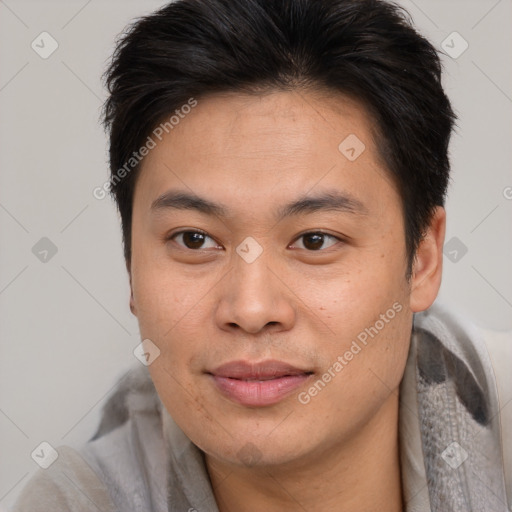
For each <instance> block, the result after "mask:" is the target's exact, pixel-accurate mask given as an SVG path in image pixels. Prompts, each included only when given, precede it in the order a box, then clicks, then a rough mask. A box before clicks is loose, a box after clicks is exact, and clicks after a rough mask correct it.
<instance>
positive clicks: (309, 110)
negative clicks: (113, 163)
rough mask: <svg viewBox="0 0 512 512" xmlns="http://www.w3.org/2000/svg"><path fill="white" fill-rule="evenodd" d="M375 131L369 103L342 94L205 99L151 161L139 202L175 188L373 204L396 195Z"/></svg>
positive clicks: (223, 195) (225, 194)
mask: <svg viewBox="0 0 512 512" xmlns="http://www.w3.org/2000/svg"><path fill="white" fill-rule="evenodd" d="M375 131H376V130H375V126H374V123H373V120H372V118H371V116H369V115H368V113H367V111H366V109H365V108H364V107H363V106H362V104H360V103H359V102H357V101H356V100H353V99H351V98H349V97H346V96H341V95H334V94H326V93H322V92H319V91H317V92H306V91H289V92H283V91H279V92H271V93H267V94H260V95H249V94H241V93H225V94H216V95H211V96H208V97H204V98H199V99H198V100H197V106H196V107H194V108H193V109H192V110H191V112H190V113H188V114H187V115H185V116H183V117H182V118H181V119H180V121H179V123H178V124H176V125H174V126H173V128H172V129H170V130H169V132H168V133H164V134H163V137H162V140H161V141H156V142H157V144H156V146H155V148H154V149H152V150H151V152H150V153H149V154H148V155H147V156H146V157H145V160H144V161H143V163H142V168H141V173H140V176H139V178H138V183H137V186H136V192H135V196H136V202H137V200H139V201H140V200H142V199H143V200H144V202H145V203H148V202H151V201H154V199H155V198H156V197H157V196H158V195H161V194H162V193H163V192H165V190H166V189H167V188H171V187H175V186H176V185H179V186H180V187H181V188H183V187H184V188H188V189H189V191H191V192H194V193H196V194H198V195H201V196H208V195H215V196H216V197H218V198H224V199H225V200H226V201H228V202H229V201H230V200H233V199H234V198H235V197H238V198H241V197H245V199H246V200H247V201H255V202H257V201H258V198H259V199H260V200H261V201H263V202H268V199H269V194H270V193H271V192H272V193H273V194H275V193H276V191H280V192H279V194H277V195H276V196H275V200H276V201H277V200H278V199H279V196H282V195H283V194H286V193H287V192H289V193H290V194H300V195H304V194H305V193H307V191H308V190H312V189H313V188H314V187H317V186H321V187H329V188H332V187H337V188H341V189H343V192H348V193H350V194H351V195H352V196H354V197H356V198H358V195H361V196H366V199H367V200H371V199H372V197H371V196H372V195H373V196H375V197H376V196H378V195H379V194H382V191H383V189H386V188H387V189H390V190H388V192H389V193H390V194H393V193H395V191H394V190H393V189H394V187H393V184H392V183H391V180H390V179H389V176H388V173H387V171H386V170H385V169H384V167H383V165H381V163H380V158H379V155H378V153H377V149H376V145H375V141H374V132H375ZM347 189H348V190H347ZM137 198H138V199H137ZM395 199H397V198H396V197H395Z"/></svg>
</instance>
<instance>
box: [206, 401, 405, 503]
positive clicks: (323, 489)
mask: <svg viewBox="0 0 512 512" xmlns="http://www.w3.org/2000/svg"><path fill="white" fill-rule="evenodd" d="M206 464H207V468H208V472H209V475H210V479H211V481H212V486H213V489H214V494H215V499H216V501H217V504H218V508H219V510H220V512H234V511H236V512H254V511H260V510H261V511H263V510H264V511H265V512H278V511H279V512H283V511H297V510H308V511H311V512H316V511H318V512H320V511H322V512H323V511H325V510H335V511H336V512H348V511H354V510H357V511H359V512H370V511H375V510H381V511H383V512H400V511H401V510H402V488H401V479H400V464H399V445H398V397H397V395H396V394H392V395H391V396H390V397H389V399H388V401H387V402H386V403H385V404H384V405H383V406H382V407H381V409H380V410H379V412H378V413H377V414H376V415H375V416H374V417H373V418H372V420H371V421H370V422H368V423H367V424H366V425H364V426H362V427H361V429H360V430H359V432H357V433H356V434H355V435H354V436H353V438H351V439H350V440H349V441H347V442H346V443H344V444H343V445H342V446H332V445H329V446H328V447H327V448H326V449H323V450H318V451H317V453H315V454H314V455H311V456H309V457H308V460H307V461H306V460H305V461H300V462H297V461H294V462H292V463H289V464H284V465H279V466H256V467H251V468H248V467H240V466H235V465H230V464H226V463H225V462H223V461H219V460H218V459H215V460H213V459H212V458H211V457H209V456H207V457H206Z"/></svg>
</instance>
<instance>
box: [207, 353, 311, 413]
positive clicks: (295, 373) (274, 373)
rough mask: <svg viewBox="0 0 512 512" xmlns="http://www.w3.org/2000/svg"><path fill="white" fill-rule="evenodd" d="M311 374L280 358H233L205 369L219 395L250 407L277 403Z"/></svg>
mask: <svg viewBox="0 0 512 512" xmlns="http://www.w3.org/2000/svg"><path fill="white" fill-rule="evenodd" d="M312 373H313V372H311V371H308V370H304V369H301V368H297V367H294V366H292V365H290V364H287V363H284V362H281V361H263V362H260V363H249V362H246V361H233V362H230V363H227V364H224V365H222V366H219V367H218V368H217V369H215V370H213V371H212V372H209V374H210V375H211V377H212V379H213V382H214V384H215V386H216V388H217V390H218V391H220V392H221V394H223V395H224V396H226V397H227V398H229V399H231V400H233V401H235V402H237V403H239V404H242V405H245V406H250V407H263V406H268V405H273V404H276V403H278V402H280V401H281V400H283V399H284V398H285V397H286V396H288V395H290V394H291V393H292V392H293V391H294V390H296V389H297V388H298V387H300V386H301V385H303V384H304V382H305V381H306V380H308V379H309V377H310V376H311V375H312Z"/></svg>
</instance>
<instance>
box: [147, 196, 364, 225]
mask: <svg viewBox="0 0 512 512" xmlns="http://www.w3.org/2000/svg"><path fill="white" fill-rule="evenodd" d="M167 209H178V210H197V211H198V212H201V213H204V214H206V215H214V216H218V217H224V218H225V217H228V215H229V209H228V208H226V207H225V206H223V205H221V204H219V203H216V202H214V201H211V200H209V199H205V198H203V197H199V196H197V195H195V194H190V193H187V192H180V191H174V190H170V191H168V192H165V193H164V194H162V195H161V196H159V197H158V198H157V199H155V200H154V201H153V203H152V204H151V211H153V212H158V211H161V210H167ZM317 211H338V212H343V213H351V214H355V215H367V214H368V209H367V208H366V206H364V204H363V203H362V202H361V201H359V200H358V199H356V198H355V197H352V196H351V195H348V194H342V193H340V192H338V191H327V192H323V193H321V194H319V195H316V196H308V195H304V196H302V197H299V198H298V199H297V200H295V201H292V202H290V203H288V204H286V205H284V206H282V207H280V208H278V209H277V211H276V218H277V219H278V220H282V219H284V218H285V217H291V216H293V215H303V214H307V213H314V212H317Z"/></svg>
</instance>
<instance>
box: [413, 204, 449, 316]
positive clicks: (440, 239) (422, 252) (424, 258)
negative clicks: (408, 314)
mask: <svg viewBox="0 0 512 512" xmlns="http://www.w3.org/2000/svg"><path fill="white" fill-rule="evenodd" d="M445 230H446V212H445V209H444V208H443V207H442V206H438V207H437V208H436V210H435V213H434V215H433V216H432V220H431V221H430V224H429V226H428V228H427V231H426V233H425V236H424V237H423V239H422V240H421V242H420V244H419V246H418V249H417V250H416V255H415V258H414V263H413V267H412V277H411V294H410V308H411V311H413V312H414V313H417V312H418V311H424V310H425V309H427V308H429V307H430V306H431V305H432V303H433V302H434V300H435V298H436V297H437V294H438V292H439V287H440V286H441V276H442V270H443V244H444V236H445Z"/></svg>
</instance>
